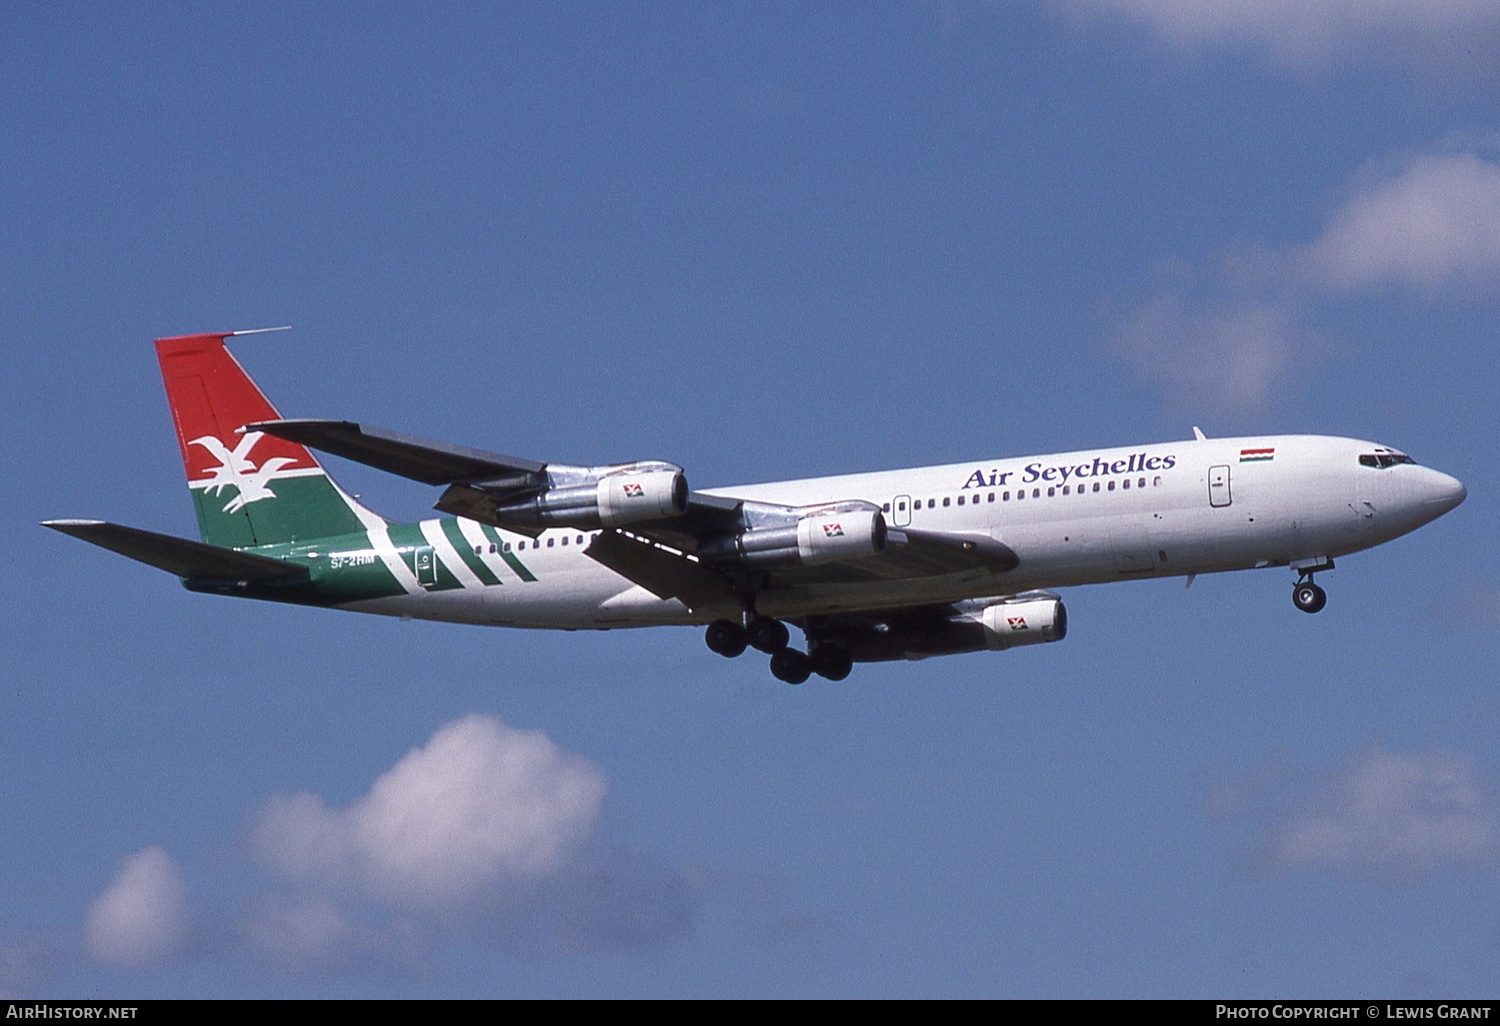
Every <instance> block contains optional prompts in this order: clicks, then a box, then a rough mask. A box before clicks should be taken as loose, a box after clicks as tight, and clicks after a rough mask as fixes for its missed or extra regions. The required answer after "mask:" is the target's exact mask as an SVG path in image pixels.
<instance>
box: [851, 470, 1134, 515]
mask: <svg viewBox="0 0 1500 1026" xmlns="http://www.w3.org/2000/svg"><path fill="white" fill-rule="evenodd" d="M1101 485H1102V487H1101ZM1160 485H1161V475H1159V474H1158V475H1157V476H1156V477H1153V478H1152V479H1151V485H1150V487H1152V488H1157V487H1159V486H1160ZM1119 486H1120V490H1121V491H1129V490H1130V488H1131V479H1130V478H1128V477H1127V478H1124V479H1123V480H1121V481H1120V482H1119ZM1134 487H1136V488H1145V487H1147V485H1146V479H1145V478H1144V477H1141V478H1136V479H1135V485H1134ZM1114 490H1115V479H1114V478H1110V479H1109V481H1107V482H1100V481H1095V482H1094V483H1093V488H1092V489H1090V488H1089V486H1088V485H1087V484H1080V485H1079V486H1078V487H1077V489H1076V491H1075V490H1074V488H1073V486H1072V485H1049V486H1048V487H1047V489H1046V492H1047V498H1049V499H1050V498H1055V497H1056V496H1057V495H1058V494H1059V493H1061V494H1063V495H1074V494H1076V495H1086V494H1089V492H1090V491H1094V492H1100V491H1106V492H1112V491H1114ZM981 494H983V495H984V501H985V502H995V501H996V500H997V497H998V500H999V501H1000V502H1010V501H1011V498H1012V493H1010V492H1008V491H1002V492H987V493H979V492H976V493H974V494H972V495H969V496H963V495H960V496H959V497H958V504H959V505H960V506H963V505H965V501H964V500H965V498H967V499H968V503H967V505H971V506H977V505H979V503H980V495H981ZM1026 497H1027V492H1026V489H1024V488H1017V489H1016V491H1015V493H1014V498H1015V500H1016V501H1017V502H1020V501H1021V500H1022V499H1025V498H1026ZM1030 497H1031V498H1033V499H1040V498H1042V489H1041V488H1040V487H1038V488H1033V489H1031V493H1030ZM923 502H926V503H927V508H928V509H937V505H938V500H937V499H917V500H915V501H914V502H913V503H912V508H913V509H921V508H922V503H923ZM942 503H943V505H944V506H951V505H953V496H951V495H948V496H944V497H943V500H942ZM880 508H881V509H882V510H884V511H885V512H887V513H889V512H890V511H891V504H890V503H889V502H887V503H885V504H884V505H883V506H881V507H880ZM896 512H898V513H905V512H906V503H905V502H902V501H897V503H896Z"/></svg>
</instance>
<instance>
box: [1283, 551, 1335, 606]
mask: <svg viewBox="0 0 1500 1026" xmlns="http://www.w3.org/2000/svg"><path fill="white" fill-rule="evenodd" d="M1292 569H1293V570H1295V571H1297V583H1296V584H1294V585H1292V605H1294V606H1296V607H1297V608H1298V609H1300V610H1302V611H1303V612H1304V613H1316V612H1317V611H1318V610H1320V609H1322V608H1323V607H1324V606H1326V605H1328V592H1326V591H1324V590H1323V589H1322V588H1320V587H1318V586H1317V585H1316V584H1314V583H1313V574H1315V573H1317V572H1318V571H1319V570H1332V569H1333V560H1331V559H1315V560H1307V561H1306V562H1303V563H1300V565H1299V563H1293V564H1292Z"/></svg>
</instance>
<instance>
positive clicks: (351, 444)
mask: <svg viewBox="0 0 1500 1026" xmlns="http://www.w3.org/2000/svg"><path fill="white" fill-rule="evenodd" d="M242 430H245V431H261V432H264V433H265V434H268V435H273V436H275V437H276V438H284V439H286V440H287V441H289V442H297V443H298V444H300V445H305V446H307V447H308V448H309V449H317V450H319V451H321V452H327V453H332V454H333V455H335V456H341V457H343V458H344V459H346V460H353V461H354V462H355V463H363V464H365V465H366V466H369V467H374V468H375V469H376V470H383V471H385V472H386V473H388V474H395V475H397V476H398V477H408V478H411V479H412V480H413V481H421V482H422V483H423V484H430V485H439V484H452V483H454V482H456V481H466V482H480V481H489V480H492V479H495V478H506V477H511V476H514V475H516V474H525V475H529V474H540V473H541V472H542V471H543V470H545V469H546V468H547V464H545V463H538V462H536V461H535V460H524V459H521V458H520V457H517V456H502V455H501V454H500V453H496V452H485V451H484V450H482V449H470V448H468V447H466V446H462V445H448V444H447V443H445V442H433V441H429V440H427V439H425V438H416V437H414V436H412V435H402V434H397V433H396V432H394V431H385V430H382V429H380V428H373V427H366V426H364V425H362V424H354V423H351V422H350V421H347V420H266V421H260V422H258V423H255V424H246V425H245V426H244V428H243V429H242Z"/></svg>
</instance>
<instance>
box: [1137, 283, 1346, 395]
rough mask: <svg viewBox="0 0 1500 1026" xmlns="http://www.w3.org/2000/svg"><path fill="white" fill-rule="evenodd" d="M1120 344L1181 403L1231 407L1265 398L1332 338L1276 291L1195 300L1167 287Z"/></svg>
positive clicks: (1142, 372) (1139, 367) (1139, 368)
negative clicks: (1305, 323) (1306, 323)
mask: <svg viewBox="0 0 1500 1026" xmlns="http://www.w3.org/2000/svg"><path fill="white" fill-rule="evenodd" d="M1113 344H1114V348H1115V350H1116V352H1118V353H1119V354H1120V355H1121V356H1123V357H1124V358H1125V359H1126V360H1128V361H1129V362H1130V363H1132V364H1133V365H1134V366H1135V368H1136V370H1137V373H1139V374H1140V375H1141V376H1142V377H1145V378H1148V379H1151V380H1154V381H1155V382H1156V383H1157V384H1158V385H1160V386H1161V387H1162V389H1163V390H1165V391H1166V392H1167V394H1168V395H1169V396H1170V397H1171V398H1172V399H1173V400H1174V401H1176V402H1177V403H1178V404H1179V405H1183V406H1189V407H1199V408H1209V409H1218V410H1229V411H1242V410H1250V409H1256V408H1259V407H1262V406H1264V405H1266V403H1267V402H1268V401H1269V399H1270V398H1271V396H1272V394H1273V392H1274V391H1275V389H1276V388H1277V387H1278V386H1279V384H1280V383H1281V381H1282V380H1283V379H1284V378H1286V377H1287V375H1288V374H1289V373H1290V372H1291V371H1292V370H1293V369H1294V368H1296V367H1299V366H1303V365H1307V364H1309V363H1312V362H1314V361H1315V360H1316V359H1317V358H1318V357H1319V356H1320V355H1321V354H1322V353H1324V352H1325V351H1326V350H1327V349H1328V347H1329V344H1328V342H1327V340H1326V339H1325V338H1324V337H1323V336H1321V335H1319V334H1318V333H1316V332H1313V331H1310V330H1308V329H1306V328H1304V327H1302V326H1301V325H1300V324H1299V323H1298V315H1297V310H1296V309H1295V308H1294V307H1293V306H1292V305H1291V304H1290V303H1288V302H1284V301H1279V300H1276V299H1259V300H1256V299H1245V300H1238V301H1236V300H1228V301H1223V302H1214V303H1209V304H1207V305H1195V304H1194V303H1193V302H1192V301H1191V300H1189V299H1188V298H1187V297H1186V296H1184V295H1183V294H1181V293H1177V292H1164V293H1162V294H1160V295H1158V296H1156V297H1155V298H1154V299H1152V300H1151V301H1150V302H1149V303H1147V304H1146V305H1145V306H1144V307H1142V308H1141V309H1140V310H1138V311H1136V312H1135V313H1134V314H1132V315H1131V316H1130V317H1128V318H1127V319H1125V320H1123V321H1122V322H1121V323H1120V324H1119V325H1118V326H1117V328H1116V331H1115V335H1114V340H1113Z"/></svg>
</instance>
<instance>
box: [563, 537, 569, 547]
mask: <svg viewBox="0 0 1500 1026" xmlns="http://www.w3.org/2000/svg"><path fill="white" fill-rule="evenodd" d="M563 544H564V545H566V544H568V536H567V535H563Z"/></svg>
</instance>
